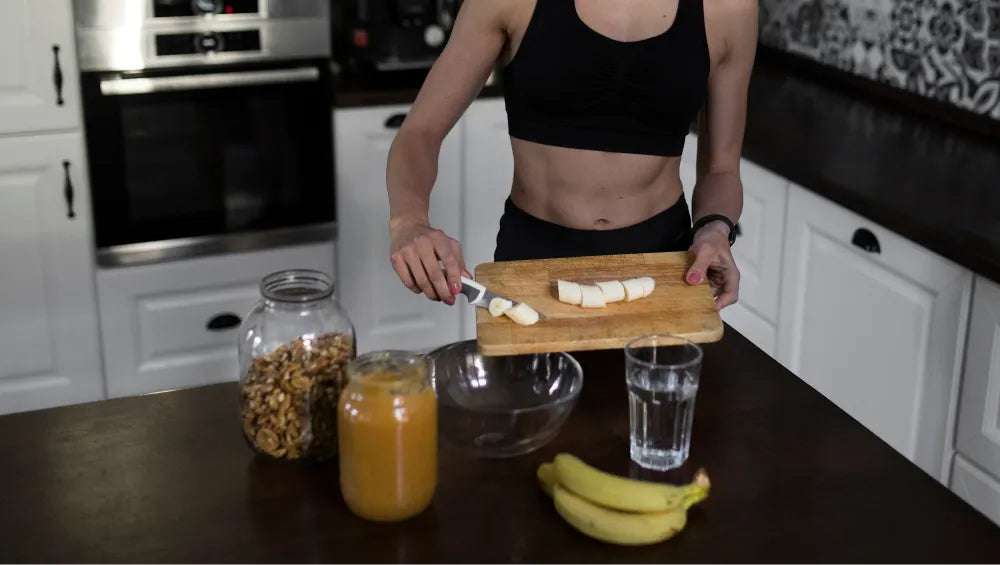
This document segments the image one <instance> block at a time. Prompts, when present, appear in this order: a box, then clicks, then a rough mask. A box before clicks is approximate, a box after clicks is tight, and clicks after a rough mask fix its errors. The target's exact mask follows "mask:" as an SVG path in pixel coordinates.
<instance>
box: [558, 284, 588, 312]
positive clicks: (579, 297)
mask: <svg viewBox="0 0 1000 565" xmlns="http://www.w3.org/2000/svg"><path fill="white" fill-rule="evenodd" d="M556 284H557V285H558V286H559V302H565V303H566V304H573V305H576V306H578V305H579V304H580V302H582V301H583V291H581V290H580V285H579V284H578V283H575V282H569V281H564V280H558V281H556Z"/></svg>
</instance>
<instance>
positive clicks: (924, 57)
mask: <svg viewBox="0 0 1000 565" xmlns="http://www.w3.org/2000/svg"><path fill="white" fill-rule="evenodd" d="M759 5H760V31H761V36H760V41H761V43H762V44H764V45H768V46H771V47H777V48H780V49H783V50H786V51H789V52H791V53H796V54H799V55H803V56H806V57H809V58H811V59H815V60H817V61H821V62H823V63H825V64H828V65H831V66H834V67H837V68H839V69H842V70H845V71H849V72H852V73H855V74H858V75H861V76H864V77H868V78H872V79H875V80H879V81H881V82H884V83H888V84H890V85H893V86H895V87H898V88H902V89H906V90H909V91H912V92H916V93H918V94H921V95H924V96H927V97H930V98H934V99H936V100H940V101H944V102H948V103H951V104H954V105H956V106H959V107H961V108H964V109H967V110H971V111H973V112H976V113H978V114H982V115H984V116H988V117H991V118H993V119H996V120H1000V0H760V4H759Z"/></svg>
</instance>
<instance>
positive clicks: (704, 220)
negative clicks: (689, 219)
mask: <svg viewBox="0 0 1000 565" xmlns="http://www.w3.org/2000/svg"><path fill="white" fill-rule="evenodd" d="M715 220H719V221H721V222H725V224H726V225H727V226H729V246H730V247H732V246H733V244H734V243H736V225H735V224H733V221H732V220H730V219H729V218H727V217H725V216H723V215H722V214H709V215H707V216H702V217H701V218H698V221H696V222H695V223H694V225H693V226H691V237H694V232H696V231H698V230H699V229H701V228H702V227H703V226H704V225H705V224H708V223H711V222H714V221H715Z"/></svg>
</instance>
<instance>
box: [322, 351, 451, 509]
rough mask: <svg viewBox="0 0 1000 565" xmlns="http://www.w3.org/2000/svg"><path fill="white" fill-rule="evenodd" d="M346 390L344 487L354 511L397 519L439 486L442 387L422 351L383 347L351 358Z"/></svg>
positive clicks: (421, 505)
mask: <svg viewBox="0 0 1000 565" xmlns="http://www.w3.org/2000/svg"><path fill="white" fill-rule="evenodd" d="M347 375H348V379H349V381H348V384H347V386H346V387H345V388H344V391H343V392H342V393H341V395H340V399H339V402H338V407H337V413H338V420H337V435H338V438H339V441H338V443H339V446H340V447H339V452H340V490H341V493H342V494H343V496H344V501H345V502H346V503H347V506H348V507H349V508H350V509H351V511H352V512H354V513H355V514H357V515H358V516H361V517H362V518H366V519H368V520H374V521H380V522H382V521H398V520H405V519H407V518H411V517H413V516H416V515H417V514H420V513H421V512H423V511H424V510H425V509H426V508H427V506H428V505H429V504H430V502H431V499H432V498H433V497H434V491H435V489H436V488H437V395H436V394H435V393H434V387H433V386H432V383H431V379H430V374H429V371H428V365H427V362H426V360H425V359H424V357H423V356H422V355H418V354H413V353H407V352H403V351H376V352H372V353H368V354H365V355H362V356H360V357H358V358H357V359H354V360H352V361H351V362H350V363H349V365H348V367H347Z"/></svg>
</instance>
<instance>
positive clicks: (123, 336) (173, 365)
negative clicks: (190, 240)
mask: <svg viewBox="0 0 1000 565" xmlns="http://www.w3.org/2000/svg"><path fill="white" fill-rule="evenodd" d="M333 265H334V246H333V243H332V242H329V243H318V244H312V245H303V246H295V247H285V248H279V249H270V250H266V251H258V252H250V253H236V254H231V255H224V256H217V257H203V258H197V259H191V260H186V261H175V262H169V263H162V264H157V265H143V266H138V267H125V268H118V269H105V270H100V271H98V275H97V288H98V298H99V300H100V314H101V331H102V334H103V335H102V342H103V343H102V346H103V350H104V360H105V371H106V373H105V377H106V382H107V391H108V396H109V397H118V396H128V395H133V394H144V393H149V392H157V391H162V390H170V389H176V388H185V387H192V386H199V385H205V384H212V383H218V382H224V381H233V380H236V378H237V376H238V375H237V371H238V369H237V366H238V365H237V345H236V344H237V340H238V334H239V328H238V326H235V325H233V324H238V323H239V322H238V321H237V320H236V319H237V318H238V319H239V320H242V319H243V317H244V316H246V314H247V313H248V312H249V310H250V309H251V308H252V307H253V305H254V304H255V303H256V302H257V300H258V299H259V296H260V295H259V291H258V285H259V283H260V279H261V278H262V277H264V276H266V275H267V274H269V273H272V272H274V271H279V270H282V269H295V268H307V269H317V270H321V271H324V272H327V273H329V274H330V275H331V276H335V273H334V267H333ZM210 326H211V327H210ZM227 326H228V327H227Z"/></svg>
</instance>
